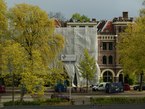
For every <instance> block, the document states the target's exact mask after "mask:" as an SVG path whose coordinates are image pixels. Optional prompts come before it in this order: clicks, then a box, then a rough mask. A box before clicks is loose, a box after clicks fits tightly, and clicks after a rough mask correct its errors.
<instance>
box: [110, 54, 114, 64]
mask: <svg viewBox="0 0 145 109" xmlns="http://www.w3.org/2000/svg"><path fill="white" fill-rule="evenodd" d="M109 64H113V57H112V56H109Z"/></svg>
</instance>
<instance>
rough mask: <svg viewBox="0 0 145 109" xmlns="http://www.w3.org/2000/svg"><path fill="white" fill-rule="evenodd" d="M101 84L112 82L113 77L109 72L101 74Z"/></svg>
mask: <svg viewBox="0 0 145 109" xmlns="http://www.w3.org/2000/svg"><path fill="white" fill-rule="evenodd" d="M103 82H113V75H112V73H111V72H110V71H106V72H104V74H103Z"/></svg>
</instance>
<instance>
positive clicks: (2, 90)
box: [0, 85, 6, 93]
mask: <svg viewBox="0 0 145 109" xmlns="http://www.w3.org/2000/svg"><path fill="white" fill-rule="evenodd" d="M5 92H6V89H5V86H4V85H0V93H5Z"/></svg>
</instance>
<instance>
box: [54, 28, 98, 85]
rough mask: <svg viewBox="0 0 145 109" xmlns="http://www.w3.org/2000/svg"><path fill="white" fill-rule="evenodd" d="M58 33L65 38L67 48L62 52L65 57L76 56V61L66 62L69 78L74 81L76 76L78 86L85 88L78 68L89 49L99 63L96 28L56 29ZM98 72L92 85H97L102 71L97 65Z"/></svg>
mask: <svg viewBox="0 0 145 109" xmlns="http://www.w3.org/2000/svg"><path fill="white" fill-rule="evenodd" d="M56 33H59V34H62V35H63V36H64V37H65V48H64V50H63V52H62V54H64V55H76V61H75V62H71V61H65V62H64V63H65V69H66V70H67V72H68V76H69V77H70V78H72V80H74V78H75V77H74V75H75V73H76V76H77V85H78V86H84V85H85V80H84V79H83V78H82V77H81V74H80V73H79V71H78V68H77V67H76V66H77V65H78V63H79V61H80V59H81V57H82V56H83V52H84V49H85V48H87V49H88V51H89V54H90V55H92V56H93V57H94V58H95V59H96V62H97V57H98V40H97V29H96V28H87V27H86V28H71V27H66V28H56ZM96 66H97V72H96V76H95V78H94V80H93V81H92V82H91V83H90V84H96V83H97V82H98V81H99V76H100V69H99V66H98V65H97V63H96Z"/></svg>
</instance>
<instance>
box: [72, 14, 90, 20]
mask: <svg viewBox="0 0 145 109" xmlns="http://www.w3.org/2000/svg"><path fill="white" fill-rule="evenodd" d="M71 20H73V21H76V22H78V21H79V22H89V21H90V18H88V17H87V16H85V15H80V14H79V13H75V14H73V15H72V17H71Z"/></svg>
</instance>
